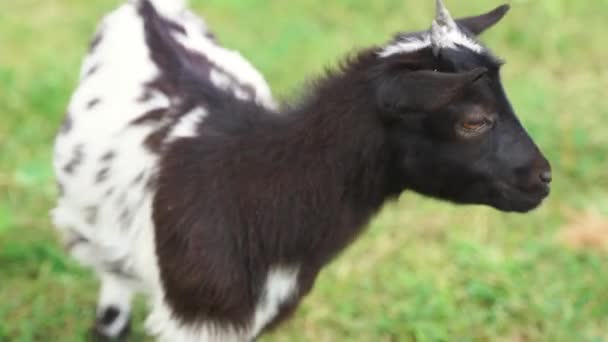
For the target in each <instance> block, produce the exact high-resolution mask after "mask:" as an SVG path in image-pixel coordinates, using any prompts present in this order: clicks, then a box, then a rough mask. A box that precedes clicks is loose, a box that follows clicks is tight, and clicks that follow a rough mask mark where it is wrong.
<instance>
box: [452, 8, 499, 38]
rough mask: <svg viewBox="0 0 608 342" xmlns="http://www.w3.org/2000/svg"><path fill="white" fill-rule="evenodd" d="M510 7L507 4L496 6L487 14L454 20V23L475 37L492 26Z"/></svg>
mask: <svg viewBox="0 0 608 342" xmlns="http://www.w3.org/2000/svg"><path fill="white" fill-rule="evenodd" d="M510 8H511V7H510V6H509V5H507V4H505V5H502V6H498V7H496V8H495V9H493V10H491V11H490V12H488V13H485V14H481V15H478V16H475V17H467V18H462V19H458V20H456V23H457V24H458V25H460V26H462V27H464V28H466V29H467V30H469V31H471V33H473V34H475V35H479V34H481V33H483V32H484V31H485V30H487V29H488V28H490V27H492V26H494V25H495V24H496V23H497V22H498V21H499V20H500V19H502V18H503V17H504V16H505V14H507V12H508V11H509V9H510Z"/></svg>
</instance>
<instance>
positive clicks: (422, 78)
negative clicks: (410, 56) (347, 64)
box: [376, 68, 488, 114]
mask: <svg viewBox="0 0 608 342" xmlns="http://www.w3.org/2000/svg"><path fill="white" fill-rule="evenodd" d="M487 71H488V70H487V69H486V68H476V69H473V70H471V71H467V72H461V73H445V72H436V71H431V70H421V71H411V72H408V73H406V74H404V75H403V76H392V75H385V76H383V77H382V79H380V80H378V82H377V86H376V99H377V101H378V105H379V106H380V108H381V109H382V110H383V111H385V112H388V113H392V114H401V113H403V112H404V111H407V110H412V111H424V112H433V111H435V110H437V109H439V108H441V107H443V106H445V105H447V104H448V103H450V102H451V101H452V100H454V99H455V98H456V97H458V96H459V95H461V94H462V93H463V91H464V90H466V89H467V88H468V87H469V86H470V85H472V84H473V83H475V81H477V80H479V79H480V78H481V77H483V76H484V75H485V74H486V72H487Z"/></svg>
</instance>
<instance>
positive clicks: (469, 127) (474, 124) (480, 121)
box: [458, 118, 492, 135]
mask: <svg viewBox="0 0 608 342" xmlns="http://www.w3.org/2000/svg"><path fill="white" fill-rule="evenodd" d="M491 125H492V122H491V121H490V120H488V119H486V118H470V119H468V120H466V121H464V122H461V123H460V124H459V125H458V129H459V130H460V131H461V132H462V133H464V134H465V135H475V134H479V133H482V132H483V131H485V130H486V129H487V128H489V127H490V126H491Z"/></svg>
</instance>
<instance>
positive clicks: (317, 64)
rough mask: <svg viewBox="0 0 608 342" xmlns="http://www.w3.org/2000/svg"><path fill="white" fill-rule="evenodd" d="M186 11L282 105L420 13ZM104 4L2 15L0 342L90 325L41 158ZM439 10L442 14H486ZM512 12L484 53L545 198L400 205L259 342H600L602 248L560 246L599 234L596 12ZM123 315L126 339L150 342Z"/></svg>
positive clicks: (80, 273)
mask: <svg viewBox="0 0 608 342" xmlns="http://www.w3.org/2000/svg"><path fill="white" fill-rule="evenodd" d="M193 2H194V4H193V5H194V7H195V8H196V9H197V10H199V12H200V13H204V15H205V17H206V19H207V20H208V22H209V23H210V26H211V27H213V28H214V30H215V31H216V32H217V33H218V35H219V37H220V39H221V41H222V42H223V43H224V45H226V46H229V47H232V48H235V49H237V50H239V51H241V52H242V53H243V54H244V55H245V56H247V58H249V59H250V60H251V61H252V62H253V63H254V64H255V65H256V66H257V67H258V68H259V69H260V70H261V71H262V72H263V74H265V75H266V76H267V79H268V80H269V82H270V83H271V85H272V88H273V89H274V91H275V93H276V94H277V95H278V97H279V98H293V97H294V93H297V92H294V90H296V89H298V86H299V85H300V84H301V83H302V81H303V80H305V79H306V78H309V77H310V76H311V75H314V74H315V73H319V72H321V71H322V69H323V67H324V66H327V65H335V63H336V62H337V61H338V57H339V56H342V55H343V54H345V53H347V52H349V51H351V50H352V49H353V48H354V47H361V46H365V45H367V44H372V43H381V42H383V41H385V40H387V39H388V38H389V36H390V35H391V34H392V33H393V32H395V31H398V30H410V29H421V28H425V27H428V26H429V24H430V19H431V16H432V13H433V9H432V5H433V2H432V1H427V0H424V1H422V0H382V1H354V0H332V1H314V0H298V1H282V0H257V1H255V0H199V1H193ZM117 3H120V1H117V0H96V1H72V0H50V1H35V0H20V1H1V2H0V41H1V42H2V44H1V45H0V113H1V114H0V115H1V117H2V119H1V121H0V122H1V123H0V322H1V323H0V341H23V342H25V341H82V340H84V336H85V334H86V331H87V329H88V327H89V324H90V323H91V321H92V318H93V308H94V303H95V297H96V290H97V284H96V281H95V279H94V277H93V275H92V274H91V273H90V272H89V271H87V270H84V269H81V268H80V267H78V266H77V265H75V263H74V262H72V261H71V260H70V259H68V258H67V257H66V256H65V255H64V253H63V251H62V250H61V248H60V247H59V245H58V244H57V242H56V239H55V235H54V233H53V230H52V228H51V225H50V222H49V219H48V215H47V213H48V211H49V209H50V208H51V207H52V206H53V202H54V200H55V197H56V190H55V187H54V182H53V175H52V170H51V167H50V166H51V159H50V155H51V146H52V141H53V136H54V133H55V131H56V129H57V127H58V125H59V122H60V118H61V116H62V113H63V111H64V108H65V106H66V103H67V101H68V99H69V96H70V93H71V91H72V90H73V88H74V86H75V83H76V79H77V74H78V67H79V64H80V60H81V58H82V56H83V54H84V52H85V48H86V42H87V41H88V39H89V37H90V35H91V34H92V32H93V30H94V27H95V25H96V22H97V21H98V20H99V18H100V17H101V15H103V14H104V13H105V12H107V11H109V10H110V9H112V8H113V7H114V6H115V5H116V4H117ZM448 3H449V6H450V8H452V12H453V13H454V14H455V15H469V14H474V13H477V12H481V11H483V10H485V9H488V8H490V7H491V6H493V5H498V4H499V3H498V2H497V1H496V0H491V1H467V2H463V1H461V2H458V1H454V0H451V1H448ZM512 5H513V9H512V11H511V13H510V14H509V15H508V16H507V17H506V19H505V20H504V22H502V23H501V24H500V25H498V26H497V27H496V28H495V29H493V30H492V31H491V32H489V33H488V34H487V35H486V36H485V37H484V40H485V41H486V42H487V44H488V45H489V46H490V47H492V48H493V49H494V50H495V51H496V52H497V53H498V54H499V55H501V56H502V57H504V58H505V59H506V60H507V62H508V64H507V66H506V67H505V69H504V83H505V86H506V88H507V90H508V93H509V94H510V97H511V100H512V102H513V105H514V107H515V108H516V110H517V111H518V112H519V115H520V117H521V119H522V121H523V123H524V125H525V126H526V127H527V128H528V130H529V131H530V133H531V135H532V136H533V137H534V138H535V140H536V142H537V143H538V144H539V145H540V147H541V148H542V150H543V151H544V152H545V153H546V154H547V156H548V157H549V159H550V160H551V162H552V164H553V168H554V172H555V175H554V179H555V186H554V191H553V194H552V195H551V197H550V199H549V200H548V201H547V203H546V204H545V205H544V206H543V207H542V208H541V209H539V210H537V211H535V212H534V213H531V214H528V215H513V214H503V213H499V212H497V211H495V210H492V209H489V208H483V207H454V206H451V205H449V204H444V203H440V202H437V201H433V200H430V199H425V198H422V197H420V196H418V195H415V194H411V193H406V194H404V195H403V196H402V198H401V199H400V200H399V201H398V202H396V203H392V204H389V205H388V206H387V207H386V208H385V209H384V210H383V211H382V213H380V214H379V215H378V217H377V218H376V219H375V220H374V221H373V223H372V225H371V227H370V229H369V230H368V232H367V233H366V234H365V235H364V236H363V237H362V238H361V239H360V240H358V241H357V242H356V243H355V244H354V245H353V246H352V247H351V248H350V249H348V250H347V251H346V252H345V253H344V254H343V255H342V256H341V257H340V258H339V259H338V260H336V261H335V262H334V263H333V264H332V265H331V266H330V267H329V268H327V269H326V270H325V271H324V272H323V273H322V274H321V276H320V279H319V281H318V283H317V285H316V287H315V290H314V291H313V293H312V295H310V296H309V297H308V298H307V299H306V300H305V302H304V304H303V305H302V307H301V308H300V310H299V312H298V314H297V315H296V317H295V319H294V320H292V321H291V322H289V323H288V324H287V325H286V326H283V327H282V329H280V330H278V331H277V332H276V333H274V334H272V335H271V336H268V337H265V338H264V339H263V341H589V342H592V341H593V342H596V341H608V328H607V327H608V273H606V272H604V270H605V267H606V265H608V256H607V255H606V254H605V250H606V249H605V248H595V247H594V246H596V245H598V243H595V244H594V243H587V244H582V246H583V247H582V248H572V247H570V246H571V245H572V244H568V243H564V241H563V240H564V239H563V236H566V237H569V236H570V237H571V236H572V235H571V234H575V235H576V227H577V226H581V229H582V230H583V231H586V230H588V227H586V226H585V225H586V223H585V222H587V221H589V220H585V219H584V218H585V217H587V216H588V215H590V214H589V213H592V217H593V220H592V221H593V224H594V227H595V226H596V225H597V226H602V227H606V226H608V176H607V173H606V172H607V171H606V170H608V101H606V98H605V96H606V90H607V89H608V65H607V64H606V56H608V47H607V45H606V44H605V42H606V40H605V37H606V35H607V34H608V26H607V25H606V18H607V17H608V1H607V0H595V1H593V2H584V1H571V0H534V1H532V0H517V1H515V0H514V1H512ZM581 217H582V218H583V219H580V218H581ZM577 222H579V223H580V222H583V223H580V224H579V223H577ZM598 222H599V223H598ZM573 227H574V228H573ZM564 229H568V232H567V234H562V230H564ZM573 229H574V233H573ZM594 229H596V228H594ZM592 239H594V238H592ZM598 239H599V238H598ZM575 245H577V244H575ZM578 245H580V244H578ZM604 247H605V246H604ZM137 308H138V309H137V312H136V320H135V321H136V324H135V331H134V336H133V340H135V341H140V340H146V337H145V335H144V333H143V330H142V325H141V321H142V319H143V317H144V310H143V309H144V305H143V304H142V301H141V300H140V301H139V304H138V306H137Z"/></svg>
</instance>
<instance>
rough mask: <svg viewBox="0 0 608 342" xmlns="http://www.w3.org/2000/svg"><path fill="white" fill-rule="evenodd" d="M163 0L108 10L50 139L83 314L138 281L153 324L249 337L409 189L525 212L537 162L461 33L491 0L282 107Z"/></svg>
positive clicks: (103, 306)
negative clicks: (85, 306)
mask: <svg viewBox="0 0 608 342" xmlns="http://www.w3.org/2000/svg"><path fill="white" fill-rule="evenodd" d="M182 6H183V3H181V2H171V1H169V0H166V1H162V0H155V1H149V0H137V1H132V2H129V3H127V4H125V5H123V6H121V7H120V8H119V9H118V10H117V11H115V12H114V13H113V14H111V15H110V16H108V17H107V18H106V19H105V20H104V22H103V24H102V25H101V27H100V29H99V31H98V33H97V37H96V38H95V39H94V41H93V44H92V47H91V52H90V55H89V56H88V57H87V59H86V60H85V63H84V67H83V76H82V80H81V84H80V86H79V88H78V89H77V91H76V92H75V94H74V96H73V99H72V101H71V103H70V106H69V109H68V115H67V117H66V121H65V123H64V126H63V127H62V130H61V132H60V134H59V136H58V137H57V142H56V146H55V170H56V173H57V178H58V182H59V184H60V189H61V192H62V193H61V196H60V198H59V201H58V205H57V208H56V209H55V210H54V211H53V219H54V222H55V225H56V226H57V227H58V229H59V230H60V232H61V233H62V235H63V238H64V241H65V244H66V246H67V248H68V249H69V251H70V252H71V254H72V255H73V256H74V257H76V258H77V259H78V260H79V261H81V262H82V263H83V264H85V265H89V266H92V267H94V268H95V270H96V271H97V272H98V274H99V275H100V278H101V281H102V289H101V293H100V299H99V305H98V321H97V324H96V328H95V331H96V333H97V334H98V335H100V336H105V337H109V338H118V337H120V336H123V335H124V334H125V332H126V329H127V326H128V321H129V312H130V302H131V297H132V295H133V293H134V292H135V291H141V292H143V293H145V294H146V295H147V296H148V298H149V301H150V306H151V309H150V310H151V311H150V315H149V316H148V319H147V321H146V329H147V331H148V332H149V333H150V334H152V335H154V336H156V337H157V338H158V339H159V340H161V341H185V342H189V341H249V340H253V339H255V338H256V337H257V336H259V335H260V334H261V333H263V332H264V331H266V330H268V329H270V328H272V327H273V326H275V325H277V324H278V323H280V322H282V321H283V320H284V319H285V318H287V317H288V316H289V315H290V314H291V313H292V312H293V311H294V310H295V309H296V308H297V306H298V304H299V303H300V301H301V299H302V298H303V297H304V296H305V295H306V294H307V293H308V292H309V291H310V290H311V289H312V287H313V285H314V282H315V279H316V277H317V275H318V273H319V271H320V270H321V268H322V267H323V266H325V265H326V264H327V263H328V262H330V261H331V260H332V259H333V258H334V257H335V256H336V255H338V254H339V252H340V251H341V250H343V249H344V248H346V246H347V245H348V244H349V243H350V242H351V241H352V240H353V239H355V238H356V237H357V235H358V234H359V233H360V232H361V231H362V230H363V228H364V227H365V226H366V223H367V222H368V221H369V219H370V218H371V217H372V216H373V215H374V214H375V213H376V212H377V211H378V210H379V209H380V208H381V206H382V205H383V204H384V203H385V202H386V201H388V200H391V199H393V198H395V197H396V196H397V195H398V194H400V193H401V192H403V191H405V190H412V191H417V192H419V193H422V194H425V195H428V196H434V197H437V198H441V199H444V200H449V201H452V202H455V203H461V204H471V203H474V204H486V205H491V206H493V207H495V208H498V209H501V210H505V211H518V212H526V211H529V210H532V209H533V208H535V207H536V206H538V205H539V204H540V203H541V202H542V200H543V199H544V198H545V197H546V196H547V195H548V193H549V182H550V181H551V177H550V166H549V163H548V162H547V160H546V159H545V158H544V157H543V155H542V153H541V152H540V151H539V150H538V148H537V147H536V145H535V144H534V142H533V141H532V139H531V138H530V137H529V135H528V134H527V133H526V132H525V130H524V128H523V127H522V125H521V124H520V123H519V121H518V119H517V117H516V115H515V113H514V111H513V109H512V108H511V106H510V104H509V102H508V99H507V97H506V94H505V92H504V90H503V87H502V84H501V82H500V78H499V69H500V63H498V61H497V59H496V58H495V57H494V56H493V55H492V54H491V53H490V52H489V50H487V49H486V48H485V47H483V46H482V45H481V44H480V43H479V42H478V41H477V39H476V35H477V34H479V33H481V32H482V31H483V30H485V29H486V28H488V27H490V26H492V25H493V24H495V23H496V22H497V21H498V20H499V19H500V18H502V16H503V15H504V13H505V12H506V7H504V6H503V7H499V8H498V9H496V10H494V11H492V12H489V13H487V14H485V15H481V16H477V17H472V18H465V19H462V20H459V21H453V20H452V19H451V17H449V13H447V10H445V7H444V6H443V4H442V3H441V1H438V9H439V10H438V16H437V18H436V20H435V22H434V23H433V27H432V29H431V30H429V31H428V32H420V33H414V34H402V35H399V36H397V38H396V39H395V40H393V41H392V42H390V43H389V44H387V45H384V46H379V47H372V48H369V49H367V50H363V51H362V52H360V53H359V54H357V55H355V56H354V57H352V58H350V59H348V60H347V61H345V62H344V63H343V65H342V67H341V68H339V69H338V70H335V71H333V72H329V73H328V74H327V75H325V76H324V77H322V78H320V79H319V80H318V81H317V82H316V83H315V85H314V86H313V87H312V89H311V91H310V95H309V96H308V97H306V98H305V99H304V100H302V101H301V102H300V103H299V104H297V105H294V106H293V107H290V108H288V109H285V110H282V111H280V112H279V111H278V110H276V109H275V107H274V105H273V101H272V99H271V96H270V91H269V90H268V86H267V85H266V83H265V82H264V80H263V78H262V77H261V76H260V75H259V74H258V73H257V72H256V71H255V69H253V68H252V67H251V66H250V65H249V64H248V63H247V62H246V61H244V60H243V59H242V58H241V57H240V56H238V55H237V54H236V53H234V52H231V51H228V50H226V49H224V48H222V47H220V46H219V45H218V44H217V42H216V41H215V39H214V38H213V37H212V35H210V34H209V32H208V31H207V29H206V28H205V25H204V24H203V22H202V21H201V20H200V19H198V18H197V17H196V16H194V15H193V14H192V13H190V12H188V11H187V10H185V8H184V7H182Z"/></svg>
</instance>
